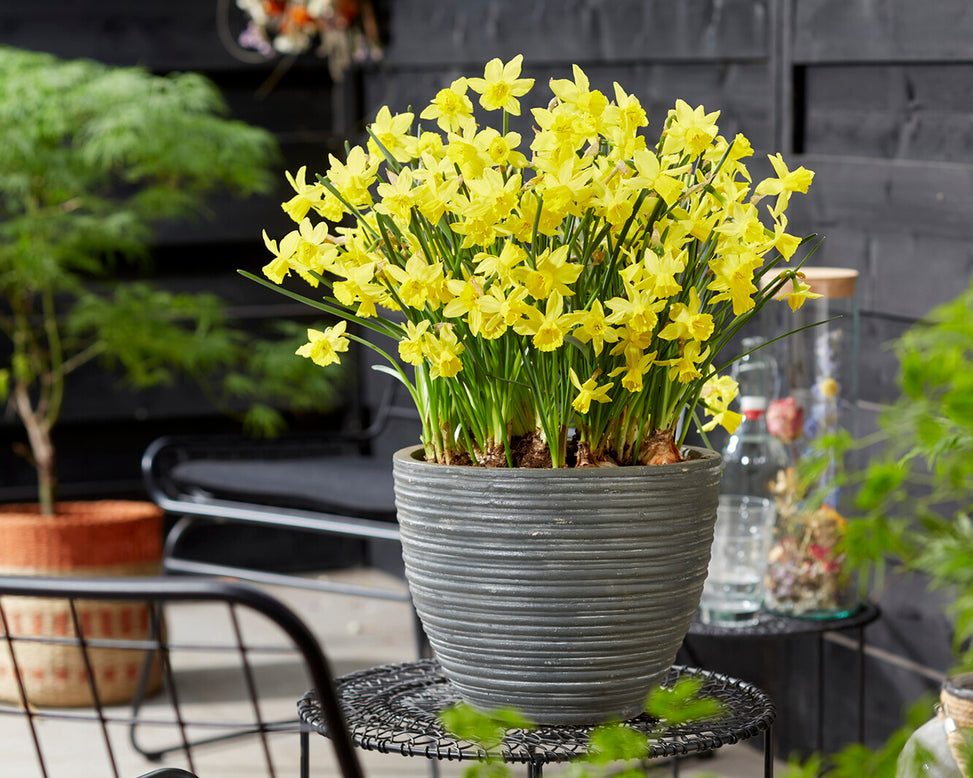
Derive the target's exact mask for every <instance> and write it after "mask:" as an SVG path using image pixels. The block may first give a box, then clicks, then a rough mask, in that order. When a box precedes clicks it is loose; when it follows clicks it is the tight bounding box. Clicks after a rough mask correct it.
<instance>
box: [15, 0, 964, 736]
mask: <svg viewBox="0 0 973 778" xmlns="http://www.w3.org/2000/svg"><path fill="white" fill-rule="evenodd" d="M384 8H385V10H387V12H388V30H389V36H390V42H389V46H388V49H387V52H386V58H385V60H384V62H383V63H381V64H380V65H376V66H370V67H367V68H366V69H364V71H363V72H361V73H359V74H358V75H357V76H356V77H355V78H354V79H353V80H352V81H351V82H350V87H349V88H348V89H346V90H342V89H336V88H335V86H334V85H333V84H332V83H331V81H330V78H329V76H328V74H327V69H326V67H325V66H324V64H323V63H321V62H320V61H316V60H314V59H313V58H302V59H301V60H300V61H299V62H298V63H297V64H296V65H295V66H294V67H293V68H292V69H290V70H289V71H288V72H286V73H285V74H283V76H282V77H281V78H280V80H279V81H278V83H277V85H276V86H275V87H274V88H273V89H272V90H270V91H269V93H268V94H266V95H264V96H261V95H260V94H258V90H259V89H260V87H261V85H262V84H263V83H264V82H265V80H266V79H267V78H268V77H269V76H270V75H271V66H269V65H244V64H242V63H240V62H238V61H236V60H234V59H233V58H232V57H230V56H229V55H228V54H227V53H226V52H225V50H224V49H223V47H222V46H221V44H220V43H219V40H218V38H217V33H216V25H215V16H214V14H215V3H214V2H202V1H201V0H165V1H164V2H163V0H144V1H143V2H141V3H138V4H136V3H131V2H125V1H124V0H99V1H98V2H77V0H48V2H45V3H35V4H23V3H17V4H13V3H4V4H3V5H2V6H0V42H2V43H8V44H13V45H20V46H24V47H27V48H34V49H41V50H47V51H53V52H56V53H58V54H61V55H65V56H90V57H95V58H98V59H101V60H103V61H106V62H114V63H120V64H135V63H141V64H144V65H146V66H147V67H149V68H151V69H153V70H157V71H160V72H163V71H167V70H171V69H193V70H200V71H203V72H205V73H206V74H207V75H209V76H211V77H212V78H214V79H215V80H216V81H217V83H218V84H220V86H221V87H222V88H223V89H224V91H225V93H226V95H227V97H228V99H229V101H230V104H231V106H232V109H233V111H234V113H235V114H236V115H237V116H238V117H240V118H244V119H246V120H248V121H251V122H254V123H257V124H260V125H263V126H265V127H268V128H270V129H272V130H273V131H274V132H275V133H276V134H277V137H278V138H279V140H280V142H281V144H282V148H283V152H284V159H283V160H282V162H281V169H282V170H283V169H284V167H285V166H286V167H288V168H289V169H291V170H294V169H296V168H297V167H298V166H299V165H301V164H305V163H306V164H308V166H309V169H311V170H314V169H320V168H321V167H322V166H323V162H324V159H325V158H326V153H327V151H329V150H332V149H334V148H335V147H336V146H338V145H340V141H341V140H343V139H344V137H346V136H351V135H354V134H355V133H356V132H357V130H358V129H359V121H358V120H359V119H360V118H361V116H362V115H372V114H374V112H375V110H377V108H378V107H379V106H380V105H382V104H386V103H387V104H389V105H390V106H391V107H393V109H398V110H403V109H405V108H406V107H408V106H413V107H417V108H418V107H421V106H423V105H424V104H425V103H426V102H427V101H428V100H429V98H430V97H431V96H432V95H433V94H434V93H435V91H436V90H437V89H439V88H441V87H442V86H444V85H446V84H448V83H449V82H450V81H451V80H452V79H453V78H455V77H457V76H459V75H464V74H466V75H469V74H474V73H476V72H477V71H479V69H480V68H482V65H483V63H484V62H485V61H486V60H488V59H490V58H491V57H494V56H499V57H501V58H503V59H504V60H506V59H509V58H510V57H512V56H513V55H515V54H517V53H523V54H524V55H525V75H528V76H532V77H534V78H536V79H538V82H539V83H538V87H537V88H536V89H537V91H538V92H539V93H541V94H543V90H544V86H543V84H544V83H545V82H546V80H547V79H548V78H549V77H551V76H557V77H565V76H568V75H569V74H570V64H571V63H578V64H579V65H581V66H582V67H584V68H585V70H586V72H587V73H588V75H589V77H590V78H591V81H592V85H593V86H595V87H598V88H601V89H603V90H606V91H607V90H610V88H611V83H612V81H613V80H618V81H619V82H620V83H621V84H622V85H623V86H624V87H625V88H626V90H627V91H629V92H632V93H635V94H636V95H637V96H638V97H639V98H640V99H641V100H642V102H643V105H644V106H645V107H646V108H647V111H648V113H649V119H650V122H651V125H650V132H651V131H653V129H656V128H658V127H659V125H660V123H661V121H662V119H663V117H664V115H665V113H664V112H665V110H666V109H667V108H668V107H669V106H671V105H672V103H673V102H674V100H675V99H676V98H678V97H681V98H683V99H685V100H687V101H688V102H690V103H692V104H703V105H705V106H706V107H707V108H708V109H710V110H713V109H717V108H718V109H720V110H722V118H721V122H720V124H721V129H722V130H723V131H724V133H726V134H730V133H734V132H736V131H737V130H739V131H742V132H744V133H746V134H747V135H748V137H749V138H750V139H751V140H752V142H753V144H754V147H755V148H756V150H757V152H758V155H763V154H765V153H770V152H774V151H778V150H779V151H782V152H784V154H785V156H786V157H787V158H788V159H789V161H791V162H793V163H794V164H798V163H800V164H804V165H806V166H807V167H809V168H811V169H812V170H814V171H816V173H817V175H816V178H815V182H814V186H813V187H812V190H811V193H810V195H809V196H807V197H806V198H795V200H794V201H792V202H793V205H792V209H791V213H790V215H791V227H792V231H794V232H796V233H809V232H817V233H819V234H822V235H825V236H827V239H826V241H825V243H824V246H823V248H822V249H821V251H820V252H819V253H818V255H817V256H816V257H815V260H814V262H815V264H822V265H839V266H848V267H853V268H857V269H858V270H859V271H860V272H861V277H860V285H859V295H858V301H859V303H860V306H861V311H862V318H861V322H862V348H861V354H862V363H861V367H860V370H861V377H862V380H861V381H860V385H861V390H862V391H861V398H860V402H859V415H860V417H861V422H862V424H863V425H864V426H867V425H868V424H869V423H870V420H871V419H870V416H871V415H873V414H874V411H875V409H876V407H877V406H876V403H880V402H881V401H883V400H887V399H889V398H891V397H892V396H894V393H895V385H894V375H895V363H894V360H893V359H892V356H891V354H890V353H889V352H888V350H887V349H886V348H885V347H884V345H885V344H886V343H887V342H888V341H889V340H891V339H892V338H894V337H896V336H897V335H898V334H900V333H901V332H902V331H903V329H904V328H905V327H907V326H908V325H909V323H911V322H912V321H914V320H916V319H917V318H918V317H920V316H922V315H923V314H924V313H925V312H926V311H927V310H928V309H929V308H930V307H932V306H933V305H935V304H936V303H939V302H943V301H945V300H947V299H949V298H950V297H952V296H953V295H954V294H955V293H956V292H958V291H959V289H960V288H962V287H964V286H966V285H967V284H968V283H969V282H970V277H971V267H973V241H971V238H973V219H971V218H970V214H971V213H973V43H971V41H973V13H970V10H969V4H968V2H967V0H937V2H935V3H915V2H910V0H721V1H719V2H716V1H714V0H684V2H679V3H673V2H671V0H560V1H557V2H555V1H554V0H518V1H515V0H463V2H459V1H458V0H457V1H456V2H448V1H447V0H393V1H392V2H387V3H385V4H384ZM356 105H358V106H360V107H361V111H359V110H357V109H356ZM522 129H525V128H522ZM283 194H284V192H283V190H281V191H280V192H278V193H276V194H275V195H274V196H272V197H269V198H259V199H254V200H252V201H250V202H248V203H246V204H244V205H233V206H232V208H231V209H225V208H220V209H218V218H217V219H216V220H215V221H212V222H205V223H201V224H199V225H196V226H193V227H192V228H189V229H187V228H185V227H182V226H180V227H179V228H178V229H168V230H164V231H163V232H162V234H161V236H160V241H159V245H158V248H157V251H156V255H157V259H158V260H159V262H158V264H157V267H158V270H157V273H158V275H159V276H160V277H161V278H162V279H163V280H165V281H166V282H168V283H170V284H172V285H174V286H185V287H189V288H194V287H200V288H202V287H206V288H210V289H214V290H216V291H218V292H220V293H221V294H223V295H224V296H225V297H226V298H227V299H228V300H230V301H231V302H232V303H233V304H234V305H235V306H237V311H238V313H239V314H240V315H241V316H246V317H252V318H254V319H259V318H261V317H263V316H267V315H272V314H273V315H276V314H277V313H278V312H280V309H279V305H280V301H279V300H277V299H268V297H267V293H265V292H263V291H262V290H260V289H254V288H252V287H250V286H248V285H247V284H246V283H245V282H241V281H239V280H238V279H237V278H236V277H235V275H234V270H235V269H236V268H238V267H248V268H251V269H255V268H257V267H259V266H260V264H262V262H263V261H264V253H263V247H262V245H261V243H260V239H259V229H260V228H261V227H264V226H266V227H267V228H268V231H270V232H273V231H274V227H275V225H280V227H281V228H283V226H284V225H285V223H286V222H285V219H284V217H283V216H282V214H280V212H279V209H278V208H277V203H278V202H279V201H280V199H282V197H283ZM284 312H285V313H286V310H285V311H284ZM89 380H90V381H91V382H92V383H91V386H92V391H91V392H88V393H86V394H85V395H84V396H83V397H82V398H81V401H80V402H78V403H76V404H75V405H73V406H72V407H71V408H70V409H69V411H70V413H69V417H68V419H67V420H66V424H65V431H64V433H63V435H64V439H65V441H69V442H70V443H71V446H75V447H80V446H81V443H80V440H81V439H82V438H83V437H84V436H85V434H88V433H90V432H92V431H97V432H98V435H99V436H100V437H101V439H102V441H103V443H102V444H99V445H100V446H101V450H100V451H99V456H100V457H101V459H102V461H103V462H105V463H108V464H107V465H106V466H104V468H103V469H104V471H105V472H103V473H101V474H100V475H97V474H96V476H97V477H96V476H95V475H92V474H90V473H88V474H87V475H88V479H87V480H88V481H95V480H101V481H103V482H104V483H102V484H100V485H96V484H91V483H89V484H88V486H87V487H85V486H83V485H82V486H79V489H81V490H82V491H84V490H85V489H87V491H92V490H94V489H95V488H96V487H97V488H101V489H103V490H106V491H110V490H112V489H117V488H118V487H119V483H120V481H122V480H124V478H131V477H133V476H132V474H133V473H134V468H133V467H132V462H131V461H130V459H128V458H129V457H132V456H135V455H137V452H138V451H139V450H140V447H142V446H143V445H144V443H145V442H147V441H148V440H150V439H151V438H152V437H154V436H155V435H156V434H158V433H160V432H162V431H171V430H174V429H178V428H184V427H192V428H195V429H199V428H204V427H206V426H207V425H209V426H212V427H220V426H221V425H222V422H218V421H216V420H215V419H214V418H212V417H210V416H209V415H207V416H204V417H199V415H198V414H199V411H198V408H199V407H200V406H199V405H198V403H196V402H195V398H193V397H192V395H191V394H188V393H186V392H184V391H180V392H175V393H173V392H155V393H151V394H147V395H142V396H137V397H133V396H128V395H119V394H117V393H113V392H112V391H111V390H109V389H106V388H105V386H106V385H105V384H104V382H103V379H102V378H101V377H99V376H90V377H89ZM105 397H109V398H110V401H105V400H104V398H105ZM133 422H137V423H133ZM108 440H111V441H113V442H112V445H111V446H108V445H107V443H104V441H108ZM72 450H74V449H72ZM77 450H78V451H80V448H77ZM5 461H6V460H5ZM90 461H91V460H90V459H89V458H87V457H86V455H78V454H77V453H75V454H74V459H71V458H69V460H68V461H67V462H66V463H65V467H66V469H67V470H68V471H69V473H70V475H71V476H74V475H75V473H74V472H73V470H72V468H77V469H79V470H84V469H85V468H90V467H93V466H92V465H90V464H87V463H88V462H90ZM81 462H85V463H86V464H85V465H84V467H81V465H80V463H81ZM5 467H6V465H5ZM6 472H12V471H10V470H9V469H8V470H7V471H6ZM77 476H78V479H77V480H78V482H79V484H80V483H81V482H84V481H85V480H86V477H85V474H84V473H80V472H79V473H77ZM0 478H8V479H9V478H10V477H9V476H7V475H0ZM10 480H16V479H10ZM68 480H71V479H70V478H69V479H68ZM129 485H131V484H129ZM881 605H882V607H883V609H884V617H883V619H882V620H881V622H880V623H878V624H876V625H874V626H872V627H870V628H869V629H868V631H867V633H866V634H867V638H868V644H869V651H870V653H869V659H868V663H867V680H868V685H867V692H868V698H867V708H868V721H867V725H868V727H867V734H868V737H869V740H871V741H873V742H874V741H877V740H879V739H881V738H884V737H885V735H886V734H887V733H888V732H889V731H890V729H891V728H892V727H893V726H894V725H895V724H896V723H897V721H898V716H899V711H900V708H901V705H902V704H903V702H904V701H907V700H910V699H912V698H913V697H914V696H915V695H916V694H917V693H918V692H920V691H922V690H924V689H931V688H935V685H936V681H935V678H936V675H937V673H940V672H942V671H943V670H945V669H946V668H947V666H948V636H949V628H948V624H947V623H946V622H945V619H944V618H943V617H942V616H941V615H939V608H938V604H937V603H936V602H935V601H932V600H931V598H930V597H928V596H927V595H925V594H924V593H923V587H922V584H921V582H913V581H897V582H896V583H895V584H894V586H893V587H892V588H891V590H890V591H888V592H886V593H884V594H883V596H882V600H881ZM846 637H847V636H846ZM698 648H699V650H700V651H701V652H702V653H703V655H704V656H705V658H706V659H707V661H708V662H711V663H712V664H713V665H714V666H715V665H720V664H723V665H725V666H726V667H727V668H728V669H732V670H735V671H738V672H740V673H741V674H750V675H752V676H753V680H757V681H760V682H763V683H765V684H766V685H768V686H769V687H772V688H771V691H772V692H773V693H774V694H775V696H776V697H777V698H778V699H779V701H780V702H781V719H780V721H779V724H778V733H779V735H780V738H781V741H782V743H783V747H784V748H785V749H786V748H788V747H789V746H791V745H793V746H794V747H804V746H806V745H807V744H808V743H809V742H810V740H809V736H808V733H809V732H810V731H811V730H813V727H814V725H815V723H814V719H815V716H816V709H815V705H814V703H813V700H815V699H816V687H815V685H814V684H815V676H814V670H813V668H814V667H815V660H816V656H815V653H814V651H813V645H811V644H808V643H807V642H805V643H801V642H800V641H792V642H788V643H786V644H780V645H765V646H761V647H760V648H759V650H758V649H757V648H754V646H753V644H747V645H746V646H745V645H743V644H739V645H734V644H729V643H726V642H725V641H724V642H722V643H719V644H711V645H710V644H706V645H701V646H699V647H698ZM853 657H854V653H853V651H851V650H850V649H849V648H848V647H847V646H845V645H842V644H840V643H839V642H836V641H834V640H831V639H829V640H827V641H826V643H825V660H826V671H827V676H828V683H827V685H826V693H825V704H826V706H827V711H828V713H827V719H828V721H829V722H831V725H829V727H828V733H827V737H826V745H828V746H829V747H835V746H837V745H839V744H840V743H842V742H845V741H846V740H847V739H848V738H849V737H850V734H851V733H853V732H854V731H855V726H854V714H855V704H856V700H855V698H854V694H851V693H849V689H854V671H853V670H854V662H853ZM809 667H810V668H811V670H810V672H809V670H808V668H809ZM809 701H812V702H809Z"/></svg>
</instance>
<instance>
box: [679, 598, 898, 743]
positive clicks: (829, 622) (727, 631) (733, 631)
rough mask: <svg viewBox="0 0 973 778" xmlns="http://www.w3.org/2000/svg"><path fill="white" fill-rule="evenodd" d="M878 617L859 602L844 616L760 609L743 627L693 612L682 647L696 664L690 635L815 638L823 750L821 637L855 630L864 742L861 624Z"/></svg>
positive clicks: (861, 738)
mask: <svg viewBox="0 0 973 778" xmlns="http://www.w3.org/2000/svg"><path fill="white" fill-rule="evenodd" d="M879 616H881V610H880V609H879V607H878V606H877V605H874V604H872V603H870V602H863V603H862V604H861V605H860V606H859V608H858V609H857V610H856V611H854V612H853V613H851V614H850V615H848V616H845V617H842V618H837V619H816V618H792V617H788V616H781V615H777V614H773V613H769V612H766V611H761V612H760V613H759V614H758V617H757V623H756V624H754V625H751V626H746V627H723V626H718V625H715V624H703V623H702V622H701V621H700V620H699V618H698V615H697V618H696V619H694V620H693V623H692V625H691V626H690V628H689V634H688V635H687V636H686V639H685V640H684V641H683V648H684V649H685V651H686V654H687V655H688V657H689V660H690V661H691V662H693V663H694V664H700V661H699V657H698V656H697V654H696V652H695V651H693V649H692V646H691V645H690V642H689V641H690V638H692V637H707V638H728V639H736V640H746V639H760V638H788V637H798V636H804V635H815V636H816V637H817V671H818V673H817V681H818V711H817V714H818V716H817V750H818V751H822V752H823V751H824V704H823V702H824V677H825V675H824V636H825V634H826V633H828V632H840V631H844V630H852V629H853V630H856V631H857V634H858V663H857V664H858V667H857V674H858V689H857V691H858V742H859V743H864V742H865V627H866V626H868V625H869V624H871V623H872V622H873V621H876V620H877V619H878V618H879Z"/></svg>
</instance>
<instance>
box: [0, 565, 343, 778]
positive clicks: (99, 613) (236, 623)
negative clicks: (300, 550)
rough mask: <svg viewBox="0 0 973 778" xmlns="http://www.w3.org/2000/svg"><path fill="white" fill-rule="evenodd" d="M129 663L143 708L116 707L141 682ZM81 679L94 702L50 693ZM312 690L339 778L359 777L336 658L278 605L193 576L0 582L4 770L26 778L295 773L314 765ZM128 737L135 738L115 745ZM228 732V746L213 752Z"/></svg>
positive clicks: (262, 595) (248, 589)
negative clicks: (306, 709) (302, 712)
mask: <svg viewBox="0 0 973 778" xmlns="http://www.w3.org/2000/svg"><path fill="white" fill-rule="evenodd" d="M175 605H179V607H178V608H176V607H170V606H175ZM138 609H142V611H141V612H142V613H144V616H143V617H140V616H139V615H137V614H138V613H139V610H138ZM140 622H141V623H140ZM133 658H134V660H135V661H134V663H133V661H132V660H133ZM133 664H134V666H136V667H138V668H139V672H138V678H137V679H135V681H136V683H135V686H137V688H136V689H135V690H134V692H133V695H134V699H135V702H134V703H124V702H121V703H120V702H119V700H118V699H117V695H115V692H114V690H113V691H111V692H109V689H113V687H112V683H113V682H114V680H115V678H116V677H117V676H118V675H120V674H125V673H127V674H129V675H133V674H134V673H133V672H132V670H131V668H132V667H133ZM78 668H80V669H78ZM124 668H128V669H127V670H126V669H124ZM77 676H80V677H81V678H82V680H83V681H84V682H85V683H86V684H87V688H88V695H89V697H90V699H88V700H87V701H86V702H87V703H88V704H87V705H83V706H82V707H76V708H71V709H68V708H63V707H58V697H57V691H56V689H55V690H54V691H53V692H52V691H51V689H50V685H51V684H52V683H56V682H58V681H62V682H69V681H76V680H77ZM308 685H310V686H311V687H312V688H314V689H315V690H316V691H317V694H318V697H319V698H320V700H321V704H322V707H323V708H324V711H325V715H326V718H327V722H328V729H329V734H330V738H331V743H332V745H333V748H334V753H335V758H336V761H337V764H338V768H339V771H340V775H341V776H343V778H361V776H362V772H361V767H360V765H359V762H358V759H357V756H356V754H355V751H354V747H353V744H352V741H351V737H350V735H349V733H348V730H347V728H346V726H345V722H344V719H343V716H342V714H341V710H340V707H339V705H338V701H337V698H336V696H335V692H334V684H333V677H332V673H331V670H330V668H329V664H328V661H327V659H326V657H325V655H324V653H323V651H322V649H321V647H320V645H319V643H318V642H317V639H316V638H315V637H314V635H313V633H312V632H311V631H310V629H309V628H308V627H307V626H306V624H305V623H304V622H303V621H302V620H301V619H300V618H299V617H298V616H297V615H296V614H295V613H294V612H293V611H292V610H291V609H290V608H288V607H287V606H286V605H284V604H283V603H282V602H280V601H279V600H278V599H276V598H275V597H273V596H271V595H269V594H267V593H266V592H264V591H262V590H259V589H257V588H255V587H253V586H250V585H247V584H241V583H228V582H225V581H218V580H213V579H200V578H188V577H187V578H116V579H63V578H57V579H55V578H21V577H0V698H2V699H0V741H2V742H3V743H4V744H5V746H4V753H3V757H2V759H3V762H4V764H5V767H4V768H3V771H2V772H3V774H5V775H6V774H10V775H14V774H16V775H29V774H30V773H29V772H27V770H28V767H27V765H28V764H30V763H36V764H37V765H38V768H39V772H35V774H37V775H40V776H43V777H44V778H48V777H50V778H53V776H56V775H65V774H70V775H77V774H82V773H78V772H77V770H78V766H79V764H83V765H84V770H83V774H85V775H106V776H114V778H121V776H136V775H141V774H149V775H158V776H163V775H166V776H177V775H181V776H191V775H198V776H200V778H206V775H207V765H213V769H214V772H215V773H216V774H220V775H224V774H226V769H227V766H229V765H232V764H233V763H234V762H233V758H234V756H240V757H241V758H243V759H245V760H246V761H245V762H244V764H245V765H246V768H247V772H246V774H247V775H254V774H257V773H255V772H254V771H255V770H257V771H259V770H260V769H261V766H262V765H265V770H264V772H265V774H266V775H269V776H277V775H294V774H296V773H297V771H298V764H299V763H301V764H300V767H301V770H302V771H306V769H307V752H306V745H307V742H308V741H307V736H306V734H304V733H302V734H301V736H300V738H299V737H298V735H297V734H296V733H297V732H300V731H301V725H300V723H299V722H298V719H297V715H296V703H297V699H298V698H299V697H300V696H301V694H302V693H303V691H306V689H307V688H308ZM42 687H44V688H43V689H42ZM285 687H286V688H285ZM153 688H157V689H158V691H157V692H154V691H153ZM113 695H115V696H113ZM143 697H144V699H142V698H143ZM38 700H39V701H40V702H38ZM113 703H114V704H113ZM282 716H283V717H285V718H286V720H285V721H279V720H278V719H279V718H281V717H282ZM126 729H127V730H128V735H129V738H130V740H131V743H130V744H126V743H124V742H119V741H121V740H123V739H124V737H125V730H126ZM279 733H289V734H288V735H286V736H284V738H278V737H277V735H278V734H279ZM242 735H250V736H251V737H248V738H246V739H245V740H244V739H236V738H241V736H242ZM230 738H234V740H231V742H232V743H233V744H234V747H233V749H232V750H231V751H230V750H228V749H226V748H225V747H224V748H217V747H216V746H215V745H213V744H214V743H215V742H216V741H220V740H226V739H230ZM286 738H289V742H288V740H287V739H286ZM96 760H97V761H99V762H100V763H102V764H105V763H107V765H108V768H107V769H104V768H101V769H99V768H97V767H95V766H94V765H95V764H96ZM160 760H164V761H165V762H166V763H167V764H168V763H174V764H172V765H171V767H168V768H166V769H163V770H161V771H158V772H157V770H153V767H152V764H151V763H152V762H158V761H160ZM216 765H219V768H217V767H216ZM62 768H67V769H66V770H63V769H62ZM183 768H185V769H186V770H188V771H189V772H184V771H183ZM8 770H9V772H8ZM150 770H151V771H152V772H150Z"/></svg>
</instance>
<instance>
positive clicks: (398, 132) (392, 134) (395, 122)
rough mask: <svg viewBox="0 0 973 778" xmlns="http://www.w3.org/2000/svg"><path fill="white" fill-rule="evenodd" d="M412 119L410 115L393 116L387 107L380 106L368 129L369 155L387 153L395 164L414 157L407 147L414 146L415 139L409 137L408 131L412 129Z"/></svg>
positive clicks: (398, 114) (399, 114)
mask: <svg viewBox="0 0 973 778" xmlns="http://www.w3.org/2000/svg"><path fill="white" fill-rule="evenodd" d="M413 118H414V116H413V114H411V113H397V114H395V116H393V115H392V112H391V111H390V110H389V109H388V106H387V105H385V106H382V108H381V110H380V111H379V112H378V115H377V116H376V117H375V121H374V122H372V125H371V127H370V128H369V129H370V131H371V136H370V137H369V139H368V151H369V153H371V154H374V155H376V156H382V155H383V154H384V153H388V154H389V155H390V156H391V157H392V159H394V160H396V161H397V162H408V161H409V160H411V159H412V158H413V156H414V155H413V154H412V151H410V148H409V147H410V146H413V147H414V146H415V138H412V137H411V136H410V135H409V130H411V129H412V120H413ZM379 144H381V146H379ZM382 149H384V150H385V151H384V152H383V151H382Z"/></svg>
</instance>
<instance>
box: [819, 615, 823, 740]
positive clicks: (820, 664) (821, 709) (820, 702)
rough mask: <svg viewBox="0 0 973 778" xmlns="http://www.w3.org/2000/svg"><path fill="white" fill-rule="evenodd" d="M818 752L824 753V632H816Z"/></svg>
mask: <svg viewBox="0 0 973 778" xmlns="http://www.w3.org/2000/svg"><path fill="white" fill-rule="evenodd" d="M818 753H821V754H823V753H824V633H823V632H819V633H818Z"/></svg>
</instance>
